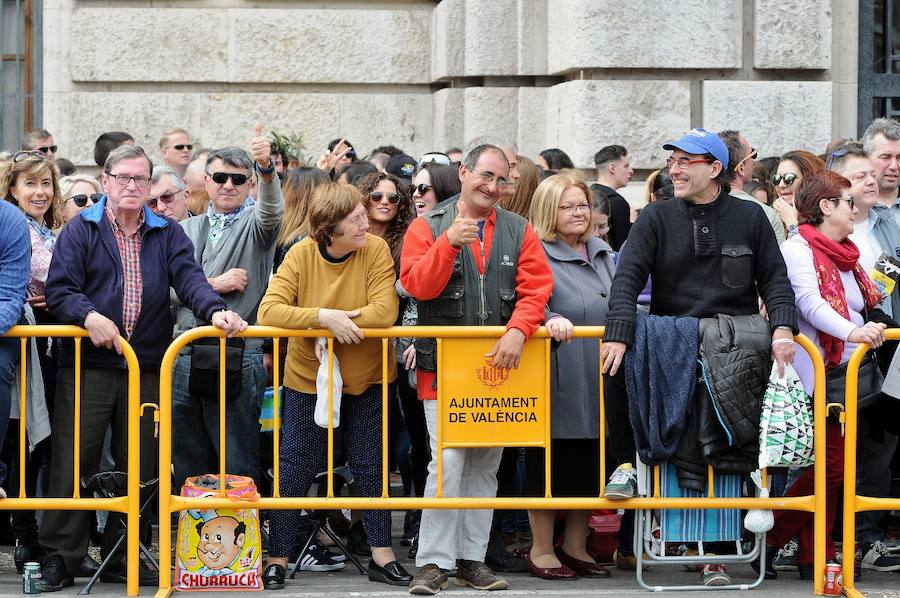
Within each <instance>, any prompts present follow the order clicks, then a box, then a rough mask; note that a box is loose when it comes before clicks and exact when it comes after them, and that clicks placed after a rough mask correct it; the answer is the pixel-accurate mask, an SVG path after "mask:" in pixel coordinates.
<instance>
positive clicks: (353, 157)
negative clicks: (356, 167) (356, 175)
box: [344, 149, 356, 160]
mask: <svg viewBox="0 0 900 598" xmlns="http://www.w3.org/2000/svg"><path fill="white" fill-rule="evenodd" d="M344 157H345V158H347V159H348V160H356V151H355V150H352V149H351V150H350V151H349V152H347V153H346V154H344Z"/></svg>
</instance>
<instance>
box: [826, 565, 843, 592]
mask: <svg viewBox="0 0 900 598" xmlns="http://www.w3.org/2000/svg"><path fill="white" fill-rule="evenodd" d="M843 591H844V576H843V573H842V569H841V566H840V565H839V564H837V563H828V564H826V565H825V592H824V593H825V595H826V596H840V595H841V593H842V592H843Z"/></svg>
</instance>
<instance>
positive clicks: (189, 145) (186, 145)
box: [170, 143, 194, 152]
mask: <svg viewBox="0 0 900 598" xmlns="http://www.w3.org/2000/svg"><path fill="white" fill-rule="evenodd" d="M170 147H172V148H173V149H177V150H178V151H179V152H181V151H184V150H192V149H194V144H193V143H179V144H178V145H172V146H170Z"/></svg>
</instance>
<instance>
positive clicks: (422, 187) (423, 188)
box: [409, 183, 433, 196]
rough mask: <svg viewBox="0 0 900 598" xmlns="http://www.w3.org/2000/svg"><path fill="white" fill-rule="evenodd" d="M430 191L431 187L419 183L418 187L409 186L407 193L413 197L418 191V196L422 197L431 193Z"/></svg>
mask: <svg viewBox="0 0 900 598" xmlns="http://www.w3.org/2000/svg"><path fill="white" fill-rule="evenodd" d="M432 189H433V187H432V186H431V185H426V184H424V183H421V184H419V185H410V186H409V193H410V195H413V194H414V193H415V192H416V191H418V192H419V195H420V196H422V195H425V194H426V193H428V192H429V191H431V190H432Z"/></svg>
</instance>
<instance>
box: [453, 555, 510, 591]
mask: <svg viewBox="0 0 900 598" xmlns="http://www.w3.org/2000/svg"><path fill="white" fill-rule="evenodd" d="M453 583H455V584H456V585H458V586H469V587H472V588H475V589H476V590H489V591H490V590H505V589H506V588H508V587H509V584H508V583H507V582H506V580H505V579H503V578H502V577H500V576H499V575H497V574H496V573H494V572H493V571H491V569H490V568H489V567H488V566H487V565H485V564H484V563H482V562H481V561H467V560H464V559H457V561H456V579H454V580H453Z"/></svg>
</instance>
